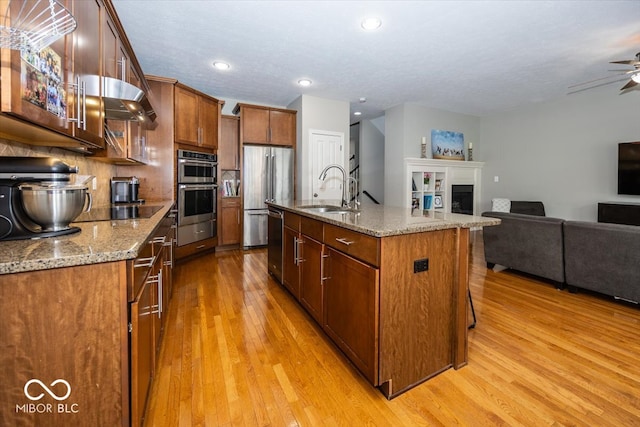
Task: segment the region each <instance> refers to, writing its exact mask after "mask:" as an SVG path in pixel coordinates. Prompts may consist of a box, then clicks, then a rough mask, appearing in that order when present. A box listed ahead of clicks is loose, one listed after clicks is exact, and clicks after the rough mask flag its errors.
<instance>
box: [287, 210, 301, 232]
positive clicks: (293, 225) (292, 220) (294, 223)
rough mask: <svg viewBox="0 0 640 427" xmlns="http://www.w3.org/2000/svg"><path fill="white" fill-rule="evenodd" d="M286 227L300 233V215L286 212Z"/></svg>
mask: <svg viewBox="0 0 640 427" xmlns="http://www.w3.org/2000/svg"><path fill="white" fill-rule="evenodd" d="M284 225H286V226H287V227H289V228H290V229H292V230H295V231H300V215H296V214H294V213H291V212H287V211H285V212H284Z"/></svg>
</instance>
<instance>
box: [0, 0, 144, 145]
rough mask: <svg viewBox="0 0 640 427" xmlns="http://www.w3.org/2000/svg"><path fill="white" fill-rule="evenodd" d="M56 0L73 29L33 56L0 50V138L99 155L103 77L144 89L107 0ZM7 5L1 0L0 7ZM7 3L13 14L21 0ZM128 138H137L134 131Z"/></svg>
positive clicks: (120, 27) (103, 131)
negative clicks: (134, 76)
mask: <svg viewBox="0 0 640 427" xmlns="http://www.w3.org/2000/svg"><path fill="white" fill-rule="evenodd" d="M60 2H61V3H62V4H63V5H64V6H65V7H66V8H67V9H68V10H69V11H70V12H71V14H72V15H73V16H74V17H75V19H76V23H77V26H76V29H75V30H74V31H73V32H71V33H69V34H67V35H66V36H65V37H63V38H61V39H59V40H58V41H56V42H55V43H53V44H51V45H50V46H48V47H46V48H44V49H42V50H41V51H39V52H35V51H29V50H22V51H18V50H9V49H0V129H1V130H0V136H2V137H3V138H7V139H11V140H15V141H19V142H23V143H26V144H32V145H50V146H57V147H63V148H71V149H76V150H82V151H85V152H88V151H89V150H90V151H96V150H97V151H98V152H100V151H101V150H102V149H104V148H105V146H106V145H105V138H106V135H105V130H104V125H105V110H106V109H107V106H108V103H107V102H106V100H107V99H108V97H107V96H106V94H105V91H104V87H106V86H104V85H103V80H102V78H103V77H113V78H116V79H119V80H124V81H127V82H131V83H133V84H135V85H136V86H138V87H139V88H140V89H142V90H145V89H146V88H147V87H148V85H147V84H146V81H144V77H143V74H142V71H141V69H140V67H139V64H138V62H137V60H136V59H135V55H134V54H133V51H132V50H131V46H130V44H129V42H128V40H127V38H126V34H125V33H124V29H123V28H122V25H121V24H120V21H119V20H118V17H117V14H116V12H115V9H114V7H113V5H112V3H111V1H110V0H61V1H60ZM6 4H7V2H6V1H5V0H0V7H6ZM9 5H10V6H9V7H10V10H9V15H10V16H11V15H12V14H13V15H15V14H17V10H18V8H20V7H21V5H22V2H19V1H12V2H10V3H9ZM3 10H4V9H3ZM9 19H10V18H9ZM9 23H10V22H9ZM123 58H124V60H123ZM132 70H135V72H136V74H137V76H138V79H139V82H138V83H135V81H134V80H132V77H131V75H132ZM108 111H111V109H108ZM134 133H135V134H141V132H140V131H139V130H138V129H134Z"/></svg>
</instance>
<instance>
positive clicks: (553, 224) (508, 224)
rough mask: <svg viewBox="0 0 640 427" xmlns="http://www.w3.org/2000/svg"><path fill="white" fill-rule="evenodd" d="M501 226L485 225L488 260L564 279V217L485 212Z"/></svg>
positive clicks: (541, 275)
mask: <svg viewBox="0 0 640 427" xmlns="http://www.w3.org/2000/svg"><path fill="white" fill-rule="evenodd" d="M482 216H486V217H492V218H499V219H500V220H501V221H502V222H501V223H500V225H496V226H492V227H485V228H484V229H483V230H482V235H483V239H484V254H485V261H486V262H487V263H491V264H500V265H503V266H505V267H509V268H513V269H515V270H519V271H523V272H525V273H530V274H534V275H536V276H540V277H544V278H547V279H551V280H554V281H556V282H559V283H563V282H564V251H563V244H562V224H563V222H564V220H563V219H560V218H550V217H544V216H534V215H524V214H514V213H502V212H484V213H483V214H482Z"/></svg>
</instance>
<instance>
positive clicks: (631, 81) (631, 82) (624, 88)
mask: <svg viewBox="0 0 640 427" xmlns="http://www.w3.org/2000/svg"><path fill="white" fill-rule="evenodd" d="M637 84H638V83H636V82H634V81H633V80H629V81H628V82H627V84H626V85H624V86H623V87H622V88H621V89H620V90H626V89H629V88H632V87H634V86H636V85H637Z"/></svg>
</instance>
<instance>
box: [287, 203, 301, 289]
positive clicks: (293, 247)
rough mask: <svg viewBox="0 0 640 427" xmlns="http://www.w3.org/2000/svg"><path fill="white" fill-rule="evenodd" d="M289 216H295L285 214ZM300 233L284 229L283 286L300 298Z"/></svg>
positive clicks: (291, 229)
mask: <svg viewBox="0 0 640 427" xmlns="http://www.w3.org/2000/svg"><path fill="white" fill-rule="evenodd" d="M287 215H289V216H291V215H293V214H288V213H285V218H286V217H287ZM300 243H301V242H300V232H299V231H298V230H295V229H293V228H291V227H289V226H287V225H286V224H285V226H284V228H283V229H282V284H283V285H284V287H285V288H287V289H288V290H289V292H291V294H292V295H293V296H294V297H296V299H299V298H300V263H299V262H298V259H299V258H298V254H299V253H300Z"/></svg>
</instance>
